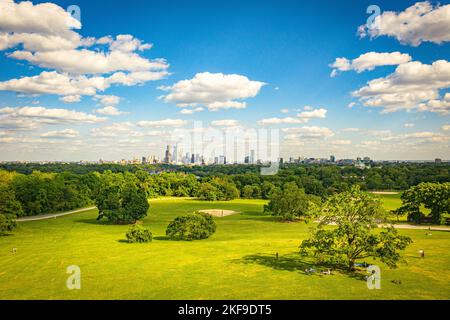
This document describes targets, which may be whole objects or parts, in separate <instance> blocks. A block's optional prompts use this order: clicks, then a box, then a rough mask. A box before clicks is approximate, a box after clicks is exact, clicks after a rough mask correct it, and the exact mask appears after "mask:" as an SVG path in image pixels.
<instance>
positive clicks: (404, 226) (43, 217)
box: [17, 206, 450, 231]
mask: <svg viewBox="0 0 450 320" xmlns="http://www.w3.org/2000/svg"><path fill="white" fill-rule="evenodd" d="M93 209H97V207H95V206H93V207H88V208H82V209H77V210H72V211H67V212H61V213H53V214H43V215H39V216H31V217H24V218H18V219H17V221H18V222H27V221H36V220H46V219H56V218H58V217H63V216H66V215H69V214H72V213H79V212H83V211H88V210H93ZM316 222H317V221H316ZM386 226H387V225H386V224H379V225H378V227H379V228H383V227H386ZM392 226H393V227H394V228H396V229H409V230H428V231H450V227H447V226H422V225H412V224H393V225H392Z"/></svg>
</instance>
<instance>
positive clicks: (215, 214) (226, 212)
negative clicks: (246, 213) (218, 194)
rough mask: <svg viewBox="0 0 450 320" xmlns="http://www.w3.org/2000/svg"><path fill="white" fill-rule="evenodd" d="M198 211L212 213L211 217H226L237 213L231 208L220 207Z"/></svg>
mask: <svg viewBox="0 0 450 320" xmlns="http://www.w3.org/2000/svg"><path fill="white" fill-rule="evenodd" d="M199 212H204V213H208V214H210V215H212V216H213V217H226V216H231V215H233V214H237V213H239V212H237V211H233V210H222V209H208V210H199Z"/></svg>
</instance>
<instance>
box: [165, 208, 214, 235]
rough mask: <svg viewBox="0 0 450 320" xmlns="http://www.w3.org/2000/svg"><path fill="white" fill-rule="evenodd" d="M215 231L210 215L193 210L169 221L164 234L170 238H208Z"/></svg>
mask: <svg viewBox="0 0 450 320" xmlns="http://www.w3.org/2000/svg"><path fill="white" fill-rule="evenodd" d="M215 231H216V223H215V222H214V219H213V217H212V216H211V215H209V214H207V213H201V212H195V213H194V214H188V215H184V216H179V217H176V218H175V219H174V220H173V221H172V222H170V223H169V225H168V226H167V229H166V235H167V236H168V237H169V238H170V239H172V240H188V241H190V240H201V239H206V238H209V237H210V236H211V235H212V234H213V233H214V232H215Z"/></svg>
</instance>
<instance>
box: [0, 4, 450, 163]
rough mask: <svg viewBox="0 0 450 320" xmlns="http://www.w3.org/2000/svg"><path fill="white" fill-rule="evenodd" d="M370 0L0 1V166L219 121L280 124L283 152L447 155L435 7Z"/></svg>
mask: <svg viewBox="0 0 450 320" xmlns="http://www.w3.org/2000/svg"><path fill="white" fill-rule="evenodd" d="M371 2H372V1H362V0H361V1H350V0H347V1H346V0H340V1H306V0H305V1H273V2H270V1H250V0H248V1H234V0H232V1H210V0H208V1H195V0H194V1H155V0H149V1H139V0H128V1H101V0H95V1H82V0H71V1H56V2H54V3H50V2H43V1H33V2H28V1H13V0H0V150H1V152H0V160H71V161H77V160H98V159H99V158H103V159H108V160H119V159H122V158H127V159H129V158H132V157H142V156H149V155H153V154H154V155H158V156H161V155H162V154H163V151H164V150H163V148H164V145H165V144H167V143H173V142H174V141H176V139H177V135H178V136H180V135H181V136H183V135H186V134H187V133H189V132H198V131H201V132H207V131H208V130H214V132H216V131H217V130H219V131H220V130H225V129H226V130H231V131H233V132H248V131H251V130H258V129H259V130H261V129H266V130H273V131H276V132H279V139H280V145H281V156H283V157H289V156H294V157H298V156H306V157H329V156H330V155H331V154H334V155H336V157H337V158H352V157H357V156H370V157H371V158H374V159H410V160H425V159H434V158H437V157H440V158H443V159H450V90H449V88H450V4H449V2H448V1H441V2H440V3H437V2H414V1H378V2H377V4H378V6H379V9H380V10H379V15H377V13H378V11H377V9H376V8H375V9H374V10H368V7H369V6H370V5H371ZM70 5H77V6H78V8H79V9H80V10H79V11H78V10H70V13H69V12H68V11H67V8H68V7H69V6H70ZM369 9H372V8H369ZM368 11H369V12H368ZM373 14H375V15H373ZM199 126H201V128H199ZM180 132H181V133H180ZM216 145H217V146H219V145H221V144H220V143H217V144H216ZM219 153H220V152H219Z"/></svg>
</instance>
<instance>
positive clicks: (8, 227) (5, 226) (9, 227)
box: [0, 214, 17, 235]
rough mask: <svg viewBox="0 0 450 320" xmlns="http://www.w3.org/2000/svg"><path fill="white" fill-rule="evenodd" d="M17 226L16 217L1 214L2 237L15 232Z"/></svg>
mask: <svg viewBox="0 0 450 320" xmlns="http://www.w3.org/2000/svg"><path fill="white" fill-rule="evenodd" d="M16 226H17V222H16V216H15V215H12V214H0V235H4V234H6V233H7V232H11V231H13V229H14V228H15V227H16Z"/></svg>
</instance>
